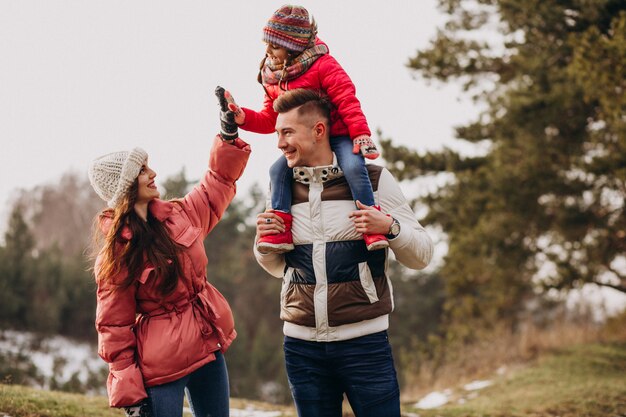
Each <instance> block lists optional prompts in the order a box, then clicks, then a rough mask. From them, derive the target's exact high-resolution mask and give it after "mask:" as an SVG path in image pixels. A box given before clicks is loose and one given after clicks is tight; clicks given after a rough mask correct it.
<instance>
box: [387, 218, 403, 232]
mask: <svg viewBox="0 0 626 417" xmlns="http://www.w3.org/2000/svg"><path fill="white" fill-rule="evenodd" d="M389 231H390V232H391V234H392V235H397V234H399V233H400V223H398V221H397V220H395V219H394V221H393V223H392V224H391V228H390V230H389Z"/></svg>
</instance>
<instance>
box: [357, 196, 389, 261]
mask: <svg viewBox="0 0 626 417" xmlns="http://www.w3.org/2000/svg"><path fill="white" fill-rule="evenodd" d="M372 207H374V208H375V209H376V210H378V211H380V206H372ZM363 239H364V240H365V245H366V246H367V250H369V251H372V250H378V249H385V248H388V247H389V241H388V240H387V237H386V236H385V235H380V234H371V235H365V234H364V235H363Z"/></svg>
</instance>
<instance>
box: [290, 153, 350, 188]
mask: <svg viewBox="0 0 626 417" xmlns="http://www.w3.org/2000/svg"><path fill="white" fill-rule="evenodd" d="M342 176H343V171H342V170H341V168H339V164H338V163H337V156H336V155H335V153H334V152H333V163H332V164H331V165H321V166H317V167H295V168H294V169H293V178H294V179H295V180H296V181H298V182H301V183H303V184H311V183H324V182H326V181H329V180H333V179H335V178H339V177H342Z"/></svg>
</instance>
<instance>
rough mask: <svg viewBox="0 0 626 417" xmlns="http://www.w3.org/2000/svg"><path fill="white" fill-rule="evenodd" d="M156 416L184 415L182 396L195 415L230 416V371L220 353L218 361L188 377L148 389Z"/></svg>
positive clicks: (217, 357) (180, 416) (173, 416)
mask: <svg viewBox="0 0 626 417" xmlns="http://www.w3.org/2000/svg"><path fill="white" fill-rule="evenodd" d="M147 391H148V397H149V401H150V403H151V405H152V413H153V415H154V417H182V415H183V397H184V395H185V393H186V394H187V400H188V401H189V405H190V406H191V411H192V413H193V415H194V416H195V417H200V416H202V417H206V416H211V417H228V415H229V404H228V396H229V390H228V371H227V370H226V361H224V356H223V355H222V354H221V353H220V352H215V360H214V361H213V362H209V363H207V364H206V365H204V366H203V367H202V368H200V369H197V370H195V371H194V372H192V373H190V374H189V375H187V376H184V377H182V378H180V379H177V380H176V381H173V382H169V383H167V384H163V385H157V386H154V387H149V388H147Z"/></svg>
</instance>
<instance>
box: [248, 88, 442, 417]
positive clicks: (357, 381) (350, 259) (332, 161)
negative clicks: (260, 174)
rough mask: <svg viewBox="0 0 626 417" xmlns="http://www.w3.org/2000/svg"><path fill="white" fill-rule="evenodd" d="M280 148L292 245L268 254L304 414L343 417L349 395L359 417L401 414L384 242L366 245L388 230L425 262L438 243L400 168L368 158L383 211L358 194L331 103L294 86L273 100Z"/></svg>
mask: <svg viewBox="0 0 626 417" xmlns="http://www.w3.org/2000/svg"><path fill="white" fill-rule="evenodd" d="M274 109H275V110H276V111H277V112H278V113H279V114H278V119H277V120H276V132H277V133H278V147H279V149H280V150H281V151H282V152H283V154H284V155H285V158H286V159H287V163H288V165H289V167H290V168H294V179H295V181H294V185H293V201H292V214H293V225H292V233H293V240H294V245H295V249H294V250H293V251H291V252H287V253H283V254H278V253H260V252H259V251H258V250H257V248H256V247H255V251H254V252H255V256H256V258H257V261H258V262H259V264H260V265H261V266H262V267H263V268H264V269H265V270H266V271H267V272H269V273H270V274H272V275H274V276H276V277H281V278H283V287H282V291H281V314H280V317H281V319H282V320H284V328H283V331H284V334H285V341H284V351H285V362H286V367H287V376H288V378H289V384H290V386H291V389H292V395H293V397H294V401H295V404H296V408H297V410H298V415H299V416H300V417H320V416H333V417H335V416H337V417H339V416H341V406H342V400H343V394H344V393H345V394H346V396H347V398H348V401H349V402H350V405H351V406H352V410H353V411H354V413H355V415H356V416H357V417H399V416H400V395H399V394H400V393H399V388H398V382H397V378H396V371H395V369H394V365H393V358H392V354H391V348H390V346H389V341H388V339H387V331H386V330H387V328H388V325H389V318H388V315H389V313H390V312H391V311H392V310H393V297H392V287H391V282H390V281H389V279H388V277H387V276H386V271H387V262H388V252H387V250H386V249H381V250H376V251H370V252H368V250H367V248H366V246H365V243H364V241H363V238H362V236H361V235H362V234H364V233H381V234H385V235H387V238H388V239H389V247H390V249H391V250H392V251H393V252H394V254H395V257H396V259H397V260H398V261H399V262H400V263H402V264H403V265H405V266H407V267H409V268H413V269H421V268H424V267H426V265H428V263H429V262H430V259H431V257H432V252H433V244H432V241H431V239H430V238H429V237H428V235H427V234H426V232H425V231H424V228H423V227H422V226H421V225H420V224H419V223H418V222H417V220H416V219H415V216H414V214H413V211H412V210H411V208H410V206H409V205H408V203H407V201H406V199H405V197H404V196H403V194H402V192H401V191H400V188H399V186H398V184H397V182H396V181H395V179H394V178H393V176H392V175H391V174H390V173H389V171H387V170H386V169H384V168H382V167H378V166H374V165H368V171H369V175H370V179H371V182H372V186H373V188H374V191H375V196H376V200H377V202H378V203H379V205H380V209H381V211H379V210H377V209H376V208H374V207H368V206H364V205H362V204H360V202H357V206H358V210H355V207H354V202H353V201H352V196H351V193H350V189H349V187H348V184H347V182H346V181H345V179H344V178H343V176H342V172H341V170H340V169H339V167H338V166H337V162H336V158H335V157H334V154H333V153H332V151H331V148H330V142H329V120H330V103H329V102H328V100H327V99H326V98H325V97H323V96H321V95H320V94H319V93H317V92H315V91H312V90H303V89H297V90H291V91H288V92H286V93H284V94H283V95H281V96H280V97H279V98H278V99H277V100H276V101H275V103H274ZM284 229H285V225H284V223H283V221H282V219H281V218H280V217H279V216H278V215H276V214H274V213H272V212H271V211H266V212H265V213H261V214H259V215H258V217H257V238H256V240H255V241H258V238H259V237H262V236H267V235H270V234H275V233H281V232H282V231H284Z"/></svg>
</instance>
